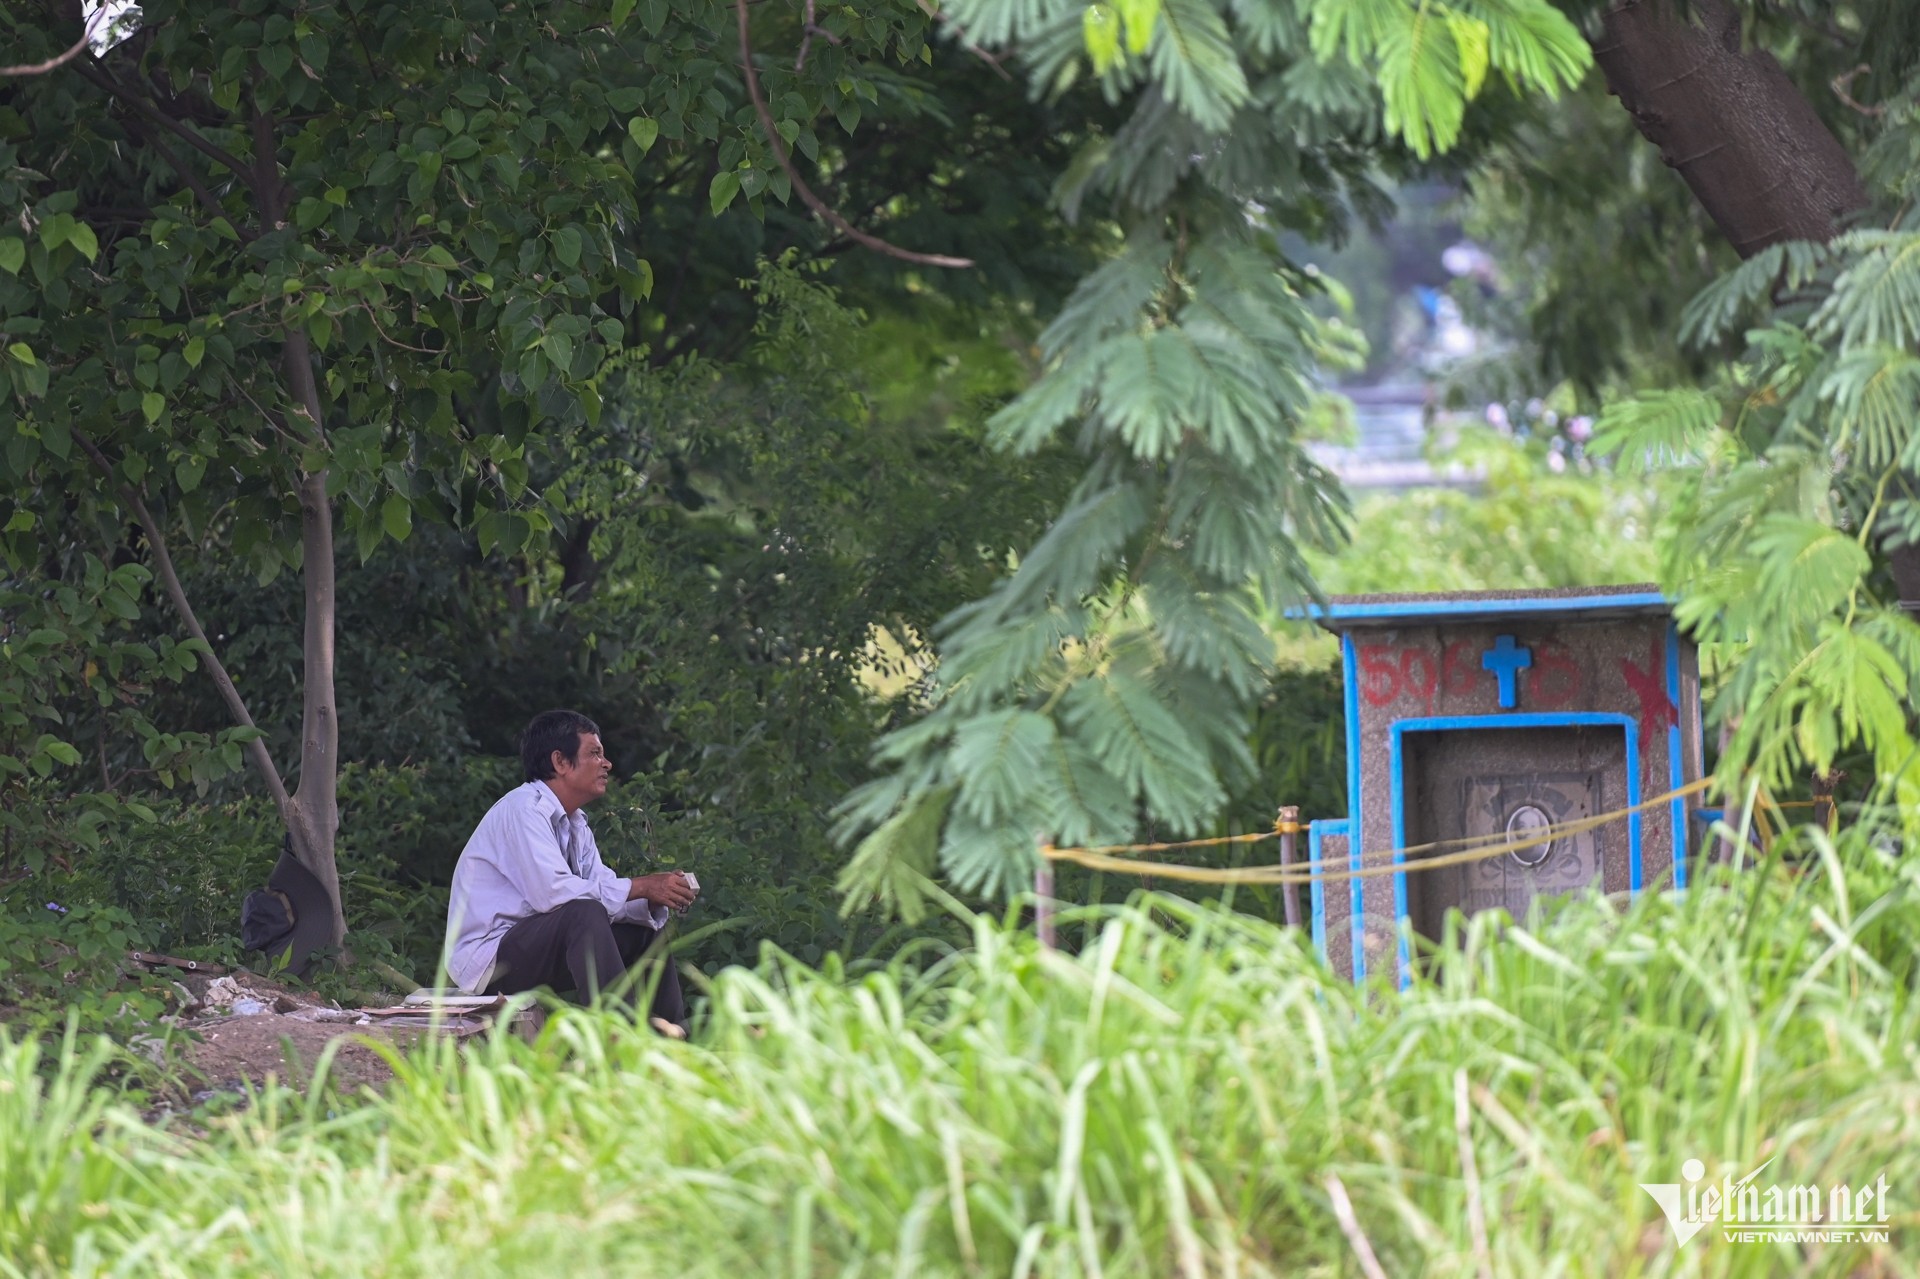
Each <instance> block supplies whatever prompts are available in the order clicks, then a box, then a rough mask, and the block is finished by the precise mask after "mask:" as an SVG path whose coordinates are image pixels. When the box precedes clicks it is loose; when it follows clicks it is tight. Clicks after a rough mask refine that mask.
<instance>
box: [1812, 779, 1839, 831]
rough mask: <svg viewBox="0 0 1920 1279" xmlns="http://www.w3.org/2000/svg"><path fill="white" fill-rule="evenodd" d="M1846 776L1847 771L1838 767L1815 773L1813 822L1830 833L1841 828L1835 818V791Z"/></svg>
mask: <svg viewBox="0 0 1920 1279" xmlns="http://www.w3.org/2000/svg"><path fill="white" fill-rule="evenodd" d="M1845 778H1846V773H1845V772H1843V771H1841V770H1840V769H1837V768H1836V769H1834V770H1833V771H1832V772H1830V773H1818V772H1816V773H1815V774H1814V775H1813V824H1814V825H1815V826H1818V827H1819V828H1820V829H1821V830H1824V831H1825V832H1827V834H1829V835H1831V834H1833V833H1834V832H1835V831H1836V830H1838V829H1839V823H1838V822H1836V821H1835V820H1834V807H1833V792H1834V788H1835V787H1837V786H1839V785H1840V783H1841V781H1842V780H1844V779H1845Z"/></svg>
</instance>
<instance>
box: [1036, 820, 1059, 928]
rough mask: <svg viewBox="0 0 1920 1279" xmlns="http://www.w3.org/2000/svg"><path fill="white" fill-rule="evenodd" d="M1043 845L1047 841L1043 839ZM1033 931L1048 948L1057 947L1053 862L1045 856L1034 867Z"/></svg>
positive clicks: (1043, 845)
mask: <svg viewBox="0 0 1920 1279" xmlns="http://www.w3.org/2000/svg"><path fill="white" fill-rule="evenodd" d="M1040 843H1041V847H1043V848H1044V847H1045V846H1046V841H1045V840H1041V841H1040ZM1033 931H1034V933H1035V935H1036V936H1038V937H1039V938H1040V944H1041V945H1042V946H1045V947H1046V948H1047V949H1048V950H1053V949H1055V948H1056V946H1055V942H1056V939H1055V937H1054V935H1053V863H1052V862H1050V861H1048V860H1047V859H1046V858H1045V857H1044V856H1043V857H1042V858H1041V859H1040V864H1039V865H1038V866H1036V867H1034V869H1033Z"/></svg>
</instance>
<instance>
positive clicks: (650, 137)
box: [627, 115, 660, 155]
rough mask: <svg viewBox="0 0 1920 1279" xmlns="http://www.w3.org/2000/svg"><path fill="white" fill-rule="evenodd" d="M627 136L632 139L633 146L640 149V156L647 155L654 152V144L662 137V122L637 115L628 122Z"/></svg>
mask: <svg viewBox="0 0 1920 1279" xmlns="http://www.w3.org/2000/svg"><path fill="white" fill-rule="evenodd" d="M627 136H628V137H630V138H632V139H633V144H634V145H635V146H637V147H639V148H640V154H641V155H645V154H646V153H647V152H649V151H651V150H653V144H654V142H655V141H657V140H658V139H659V137H660V122H659V121H658V120H652V119H649V118H648V117H646V116H643V115H637V116H635V117H634V118H633V119H631V120H629V121H627Z"/></svg>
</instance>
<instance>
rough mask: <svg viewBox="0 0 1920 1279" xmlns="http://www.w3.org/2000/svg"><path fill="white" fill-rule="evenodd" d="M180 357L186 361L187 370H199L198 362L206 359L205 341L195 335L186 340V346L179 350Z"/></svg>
mask: <svg viewBox="0 0 1920 1279" xmlns="http://www.w3.org/2000/svg"><path fill="white" fill-rule="evenodd" d="M180 355H181V358H183V359H185V360H186V362H187V367H188V368H190V369H197V368H199V367H200V361H202V360H204V359H206V358H207V340H206V339H205V338H203V337H201V336H199V335H198V334H195V335H194V336H193V337H190V338H188V339H187V345H186V346H185V347H184V348H183V349H182V350H181V352H180Z"/></svg>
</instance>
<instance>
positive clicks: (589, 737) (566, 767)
mask: <svg viewBox="0 0 1920 1279" xmlns="http://www.w3.org/2000/svg"><path fill="white" fill-rule="evenodd" d="M612 776H613V761H612V760H610V759H608V758H607V752H606V749H605V748H604V747H602V746H601V745H600V735H599V734H598V733H582V734H580V745H579V748H578V749H576V750H575V751H574V753H573V758H572V759H571V760H569V759H568V758H567V757H566V756H565V755H562V754H561V753H560V752H559V751H555V752H554V753H553V780H552V783H551V785H552V786H553V793H554V794H555V795H557V796H559V798H560V802H561V803H562V804H563V805H565V806H566V809H567V811H568V812H572V811H573V810H574V809H576V808H579V807H580V806H581V805H583V804H591V803H592V802H593V801H594V800H596V799H599V798H600V797H601V796H602V795H604V794H606V793H607V779H608V778H610V777H612Z"/></svg>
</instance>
